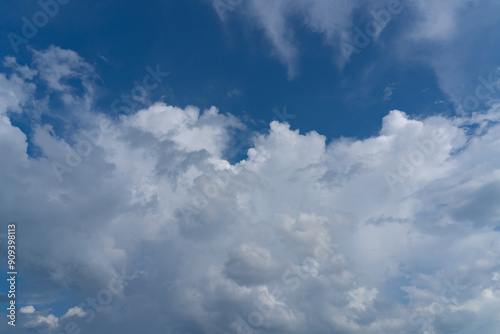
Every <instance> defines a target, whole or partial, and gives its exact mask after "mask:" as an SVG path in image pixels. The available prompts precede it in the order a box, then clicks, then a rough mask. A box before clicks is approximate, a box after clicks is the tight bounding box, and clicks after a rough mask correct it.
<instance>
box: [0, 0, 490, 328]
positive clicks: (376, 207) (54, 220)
mask: <svg viewBox="0 0 500 334" xmlns="http://www.w3.org/2000/svg"><path fill="white" fill-rule="evenodd" d="M277 3H279V2H277ZM269 6H271V5H269ZM272 6H277V5H276V4H274V5H272ZM318 6H319V4H318ZM318 10H319V9H318ZM346 10H347V9H346ZM311 24H312V23H311ZM318 29H319V28H318ZM5 64H6V71H7V72H8V73H5V74H0V101H1V103H0V106H1V107H0V108H1V109H0V117H1V122H0V156H1V157H2V161H3V163H2V164H0V178H1V184H2V188H1V190H0V196H1V201H0V211H1V212H2V213H3V216H4V218H3V219H4V220H7V221H16V222H17V223H18V226H19V228H18V230H19V231H18V238H19V240H20V246H19V251H20V254H19V258H20V259H21V258H22V259H23V261H22V262H21V263H20V268H19V272H20V273H22V274H21V275H22V276H23V279H24V280H25V281H26V284H25V287H24V289H25V292H24V297H22V298H19V302H20V303H22V306H24V308H23V309H22V310H21V314H20V319H19V321H20V322H21V323H20V326H21V328H22V329H21V328H20V329H19V332H20V333H24V332H25V333H28V332H33V331H35V332H38V333H60V332H63V331H65V330H66V331H70V332H71V331H72V330H76V329H75V328H79V329H81V330H82V331H88V332H104V331H110V330H113V332H120V333H136V332H138V331H140V330H144V329H146V330H148V331H151V332H159V331H160V330H161V331H163V332H171V333H224V332H227V333H250V332H254V333H284V332H286V333H304V332H308V333H325V332H335V333H424V332H427V333H446V332H455V333H460V334H466V333H477V330H478V328H481V333H497V331H498V328H499V321H500V318H499V317H498V314H499V312H498V311H499V308H500V292H499V264H500V261H499V257H498V254H499V253H498V252H499V251H500V245H499V243H498V238H499V235H498V226H499V222H500V210H499V209H498V204H497V203H498V198H499V195H500V154H499V153H500V152H499V150H500V145H498V143H499V140H500V125H499V124H498V111H499V108H500V106H498V105H493V106H492V107H491V108H490V109H488V110H485V111H483V112H476V113H473V114H472V115H471V116H467V117H465V116H464V117H458V116H457V117H453V118H447V117H444V116H432V117H427V118H422V119H412V118H411V117H409V116H408V115H406V114H405V113H404V112H403V111H398V110H392V111H388V114H387V116H385V117H384V119H383V120H382V124H381V128H380V132H379V133H378V135H376V136H374V137H371V138H368V139H364V140H358V139H356V138H339V139H333V140H332V141H330V142H328V141H327V138H325V137H324V136H322V135H321V134H318V133H316V132H310V133H306V134H304V133H300V131H299V130H295V129H291V128H290V126H289V125H288V124H286V123H280V122H277V121H275V122H272V123H271V124H270V128H269V132H268V133H267V134H257V135H255V136H254V139H253V146H252V148H250V149H249V150H248V157H247V158H246V159H245V160H242V161H239V162H237V163H235V164H230V163H229V162H228V161H227V160H226V158H225V154H226V152H227V151H228V150H230V149H231V148H232V147H233V148H234V147H236V146H237V143H236V142H235V140H234V137H233V134H234V131H236V130H244V129H245V126H244V124H243V123H242V122H241V121H240V120H238V119H237V118H235V117H233V116H231V115H228V114H223V113H221V112H220V111H219V110H217V108H215V107H212V108H210V109H208V110H204V111H201V110H199V109H198V108H196V107H194V106H188V107H186V108H178V107H175V106H170V105H168V104H166V103H164V102H157V103H154V104H152V105H150V106H149V107H147V108H145V109H142V110H137V112H136V113H133V114H131V115H121V116H119V117H111V116H109V115H107V114H106V113H101V112H99V110H96V107H95V100H94V93H93V92H94V91H95V84H94V82H93V78H94V77H95V73H93V69H92V67H91V66H90V65H88V64H87V63H85V61H84V60H83V59H82V58H81V57H79V56H78V55H77V54H76V53H74V52H72V51H69V50H63V49H60V48H56V47H51V48H49V49H48V50H44V51H35V52H34V61H33V63H32V64H28V65H24V66H21V65H19V64H17V63H16V61H15V59H13V58H6V59H5ZM7 65H8V66H7ZM68 78H71V79H72V82H74V81H75V80H76V81H77V82H78V83H79V84H78V85H79V87H80V89H75V88H74V86H71V85H69V84H68V81H67V80H68ZM54 101H57V102H58V103H59V105H60V109H61V110H72V111H71V112H68V113H67V114H62V116H61V117H60V119H58V120H57V121H54V122H52V123H51V122H48V121H46V120H45V118H44V117H43V116H44V115H46V114H50V113H51V111H50V108H48V107H47V106H48V105H50V104H49V102H50V103H52V102H54ZM75 105H78V106H79V108H78V109H77V110H75V109H73V107H74V106H75ZM19 114H23V115H26V116H27V117H28V118H29V119H30V122H31V123H30V124H29V125H30V126H29V129H30V130H29V133H25V132H26V130H25V132H23V131H22V130H21V129H20V127H18V126H16V125H13V123H15V120H16V115H19ZM28 146H30V147H33V148H36V150H35V151H37V152H39V154H38V155H36V156H35V155H29V154H28ZM69 295H71V296H70V297H69ZM68 300H69V301H70V303H71V305H69V306H67V304H68ZM75 300H76V301H75ZM58 303H64V305H66V306H65V307H64V311H57V310H52V309H51V308H54V307H56V306H57V305H59V304H58ZM2 326H3V327H2ZM5 326H7V325H6V324H4V323H2V324H1V325H0V328H4V327H5ZM74 326H77V327H74ZM68 328H69V329H68Z"/></svg>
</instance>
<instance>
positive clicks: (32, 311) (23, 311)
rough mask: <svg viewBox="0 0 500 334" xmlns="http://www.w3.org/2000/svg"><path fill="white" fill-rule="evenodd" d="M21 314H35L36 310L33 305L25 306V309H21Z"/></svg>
mask: <svg viewBox="0 0 500 334" xmlns="http://www.w3.org/2000/svg"><path fill="white" fill-rule="evenodd" d="M19 312H21V313H34V312H35V308H34V307H33V305H28V306H23V307H21V309H20V310H19Z"/></svg>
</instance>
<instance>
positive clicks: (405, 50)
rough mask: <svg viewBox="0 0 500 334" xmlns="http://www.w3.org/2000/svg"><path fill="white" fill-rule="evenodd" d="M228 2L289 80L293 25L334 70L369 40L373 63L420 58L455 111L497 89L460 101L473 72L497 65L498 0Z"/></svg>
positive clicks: (295, 49) (295, 65) (296, 56)
mask: <svg viewBox="0 0 500 334" xmlns="http://www.w3.org/2000/svg"><path fill="white" fill-rule="evenodd" d="M231 8H232V12H238V13H239V14H240V15H239V16H237V17H239V18H242V20H241V21H242V22H250V24H251V25H252V27H254V28H256V29H258V30H260V31H263V33H264V36H265V37H266V39H267V40H268V42H269V43H270V44H271V46H272V47H271V48H270V50H271V51H270V52H271V54H272V55H274V56H275V57H276V58H277V59H279V61H281V63H282V64H283V65H284V66H285V67H286V69H287V74H288V77H289V78H290V79H293V78H294V77H296V76H297V75H299V73H300V65H299V64H300V58H301V51H300V50H301V48H300V45H301V42H302V41H301V40H300V39H299V38H298V37H297V35H298V34H297V32H298V31H300V29H307V30H309V31H310V32H312V33H315V34H318V35H320V36H321V37H322V38H323V41H324V44H325V46H326V47H328V48H329V49H330V50H331V53H332V61H333V62H334V63H335V64H337V66H338V67H339V69H343V68H344V67H345V66H346V65H348V66H349V64H350V63H351V61H352V60H353V59H356V56H357V55H358V54H359V53H361V52H363V49H364V48H366V47H368V46H369V45H370V46H373V47H376V48H377V49H380V50H382V51H383V52H381V53H380V54H383V56H381V57H379V58H376V59H375V60H374V63H375V65H379V67H380V68H383V67H384V66H386V65H387V63H394V62H401V63H405V64H408V63H410V64H412V63H416V64H419V66H420V65H422V64H424V66H427V67H429V68H431V69H432V70H433V71H434V73H435V74H436V77H437V79H438V84H439V87H440V89H441V90H442V91H443V92H444V93H445V94H446V95H447V96H448V97H449V98H450V99H451V100H452V102H454V103H455V105H456V108H457V110H458V111H461V112H464V111H466V112H469V113H470V112H472V111H479V110H482V109H484V108H486V103H487V102H488V101H490V100H491V99H492V98H496V99H498V97H499V95H500V89H495V91H494V92H490V94H489V96H488V97H487V98H486V99H482V100H480V101H478V104H477V105H474V106H472V107H471V106H467V103H468V102H467V101H466V99H467V97H468V96H469V95H470V92H474V90H475V89H476V86H477V85H478V84H481V81H478V77H480V76H482V77H483V78H486V77H487V76H489V75H490V74H491V73H493V72H495V71H496V68H497V67H498V63H497V59H496V56H495V53H494V52H491V45H495V43H496V44H498V42H499V40H498V39H499V37H498V34H496V31H497V30H498V29H496V28H499V26H498V25H499V23H498V20H497V19H496V18H497V17H498V15H499V12H500V6H499V5H498V4H497V3H496V2H493V1H475V0H453V1H447V2H446V3H438V2H435V1H430V0H418V1H411V2H403V1H398V0H387V1H384V2H380V1H372V0H366V1H361V0H356V1H349V0H279V1H273V2H269V1H263V0H248V1H244V2H240V3H238V5H236V6H234V7H233V6H232V7H231ZM391 9H392V11H391ZM389 27H391V29H390V30H391V32H390V33H386V30H387V29H388V28H389ZM485 41H488V42H485ZM304 52H305V51H304ZM374 63H372V62H370V64H369V66H374ZM469 103H470V102H469Z"/></svg>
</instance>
